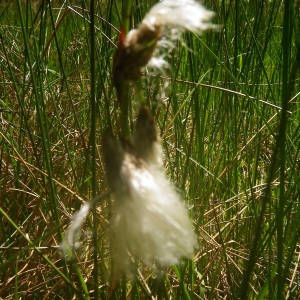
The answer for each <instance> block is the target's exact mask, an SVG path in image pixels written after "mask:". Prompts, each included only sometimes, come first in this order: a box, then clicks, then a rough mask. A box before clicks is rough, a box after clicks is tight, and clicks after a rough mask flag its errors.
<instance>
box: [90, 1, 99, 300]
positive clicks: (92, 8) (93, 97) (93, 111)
mask: <svg viewBox="0 0 300 300" xmlns="http://www.w3.org/2000/svg"><path fill="white" fill-rule="evenodd" d="M90 21H91V22H90V34H91V44H90V74H91V99H90V101H91V104H90V109H91V133H90V146H91V157H92V164H91V171H92V198H95V197H96V194H97V183H96V166H97V164H96V111H97V105H96V93H95V85H96V83H95V1H94V0H91V2H90ZM92 212H93V244H94V252H93V261H94V269H93V278H94V298H95V299H98V294H99V293H98V251H97V250H98V247H97V244H98V234H97V228H98V222H97V211H96V209H95V207H93V209H92Z"/></svg>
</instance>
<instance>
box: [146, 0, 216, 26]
mask: <svg viewBox="0 0 300 300" xmlns="http://www.w3.org/2000/svg"><path fill="white" fill-rule="evenodd" d="M213 15H214V13H213V12H212V11H209V10H208V9H206V8H205V7H204V6H202V5H201V4H200V3H199V2H197V1H194V0H163V1H160V2H159V3H157V4H156V5H154V6H153V7H152V8H151V9H150V11H149V12H148V14H147V15H146V16H145V18H144V19H143V23H145V24H147V25H148V26H149V27H150V28H153V30H154V29H155V28H156V27H157V26H162V27H165V26H168V27H170V28H178V29H184V30H187V31H194V32H201V31H204V30H207V29H210V28H215V25H213V24H211V23H210V19H211V18H212V16H213Z"/></svg>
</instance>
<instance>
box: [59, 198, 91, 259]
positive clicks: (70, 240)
mask: <svg viewBox="0 0 300 300" xmlns="http://www.w3.org/2000/svg"><path fill="white" fill-rule="evenodd" d="M90 209H91V203H90V202H88V203H85V204H83V205H82V206H81V208H80V210H79V211H78V212H76V213H75V214H74V215H73V216H72V221H71V224H70V226H69V227H68V229H67V230H66V232H65V237H64V240H63V241H62V243H61V244H60V249H61V250H62V253H63V256H64V258H65V259H67V260H68V259H72V257H73V251H74V249H76V248H78V247H79V246H80V242H79V238H80V229H81V227H82V225H83V223H84V221H85V219H86V217H87V216H88V213H89V211H90Z"/></svg>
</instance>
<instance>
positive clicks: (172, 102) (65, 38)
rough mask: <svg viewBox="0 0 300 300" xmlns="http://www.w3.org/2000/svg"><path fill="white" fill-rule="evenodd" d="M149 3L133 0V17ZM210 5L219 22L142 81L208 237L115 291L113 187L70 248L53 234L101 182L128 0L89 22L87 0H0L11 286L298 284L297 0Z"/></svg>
mask: <svg viewBox="0 0 300 300" xmlns="http://www.w3.org/2000/svg"><path fill="white" fill-rule="evenodd" d="M153 3H155V1H133V11H132V20H131V22H132V27H134V26H136V25H137V24H138V23H139V21H140V20H141V19H142V18H143V16H144V14H145V12H146V11H147V9H149V7H151V5H152V4H153ZM205 5H206V6H207V7H209V8H210V9H212V10H214V11H215V12H216V17H215V19H214V21H215V23H218V24H221V25H222V26H223V27H222V29H221V30H220V31H219V32H206V33H204V34H203V35H202V36H201V37H198V36H195V35H192V34H186V35H184V39H183V43H180V44H179V45H178V47H176V48H175V49H174V51H173V52H172V53H171V57H170V60H171V64H172V65H171V70H170V71H169V72H167V73H166V74H165V75H164V76H150V75H147V76H145V78H144V79H143V81H142V85H143V87H144V92H143V93H144V96H145V99H146V101H147V103H148V105H149V106H150V107H151V110H152V112H153V114H154V115H155V117H156V120H157V122H158V125H159V128H160V130H161V134H162V137H163V146H164V150H165V156H166V159H165V165H166V168H167V171H168V174H169V176H170V177H171V178H172V180H173V181H174V182H175V183H176V184H177V186H178V187H180V188H181V189H182V191H183V194H184V196H185V201H186V203H187V206H188V207H189V208H190V215H191V217H192V218H193V221H194V227H195V232H196V233H197V235H198V237H199V244H200V247H199V250H198V251H197V252H196V253H195V257H194V260H193V261H183V263H182V264H180V265H178V266H174V267H172V268H170V269H169V270H168V272H167V273H166V274H165V275H164V274H163V273H162V274H155V276H151V274H152V273H151V271H150V270H148V271H147V270H144V271H141V272H140V274H139V278H138V279H137V280H136V281H135V282H132V283H129V282H126V281H122V282H121V283H120V284H119V285H118V286H117V287H116V288H115V291H114V292H113V293H112V292H111V290H112V288H111V277H110V267H111V261H110V251H109V244H108V237H107V235H106V231H107V228H108V224H109V199H103V201H102V202H101V203H100V204H99V206H98V207H97V211H96V213H94V214H91V216H90V218H89V221H88V222H87V224H86V226H85V228H84V236H83V238H82V246H81V248H80V249H79V250H78V251H77V258H76V260H75V261H74V262H73V263H68V264H67V263H65V262H64V261H63V260H62V258H61V256H60V253H59V250H58V245H59V243H60V242H61V239H62V234H63V231H64V230H65V229H66V227H67V226H68V224H69V221H70V216H71V214H72V213H74V212H75V211H76V210H77V209H79V207H80V205H81V203H82V202H83V201H84V200H87V199H90V198H91V197H92V195H93V194H95V193H97V194H98V193H101V192H103V191H105V190H106V182H105V178H104V173H103V165H102V160H101V156H100V152H101V133H102V131H103V130H104V129H105V128H106V127H107V126H109V125H111V126H113V128H115V129H116V130H117V128H119V126H120V125H119V123H118V117H117V114H118V105H117V103H116V102H115V98H116V96H115V91H114V90H113V88H112V85H111V64H112V57H113V54H114V52H115V44H116V43H117V40H118V30H117V29H116V28H120V24H121V15H122V12H121V3H120V1H101V2H100V1H95V18H94V23H95V35H93V31H91V30H90V24H89V22H90V15H89V11H90V3H89V1H79V0H78V1H70V3H67V2H62V1H52V2H51V4H49V3H48V1H25V0H24V1H6V2H5V1H1V3H0V38H1V45H0V74H1V76H0V141H1V144H0V216H1V219H0V264H1V265H0V297H2V298H4V299H19V298H37V299H47V298H49V299H53V298H58V299H59V298H61V299H71V298H77V299H80V298H86V299H88V298H89V297H91V298H101V299H105V298H109V297H110V296H111V297H112V298H113V299H121V298H124V299H125V298H128V299H140V298H141V299H145V298H152V299H155V297H157V298H158V299H162V298H172V299H218V298H221V299H223V298H227V299H228V298H230V299H237V298H239V297H240V298H243V299H245V298H249V299H253V298H255V299H256V298H257V299H265V298H269V299H275V298H277V299H283V298H286V299H287V298H290V299H297V298H298V297H300V287H299V285H300V272H299V261H300V243H299V234H300V202H299V200H300V197H299V191H300V187H299V182H300V178H299V177H300V176H299V174H300V172H299V162H300V159H299V145H300V143H299V142H300V134H299V90H300V89H299V81H300V77H299V44H300V42H299V39H300V30H299V24H300V22H299V15H300V13H299V1H297V0H296V1H284V2H282V1H279V0H274V1H244V0H242V1H221V0H220V1H215V0H211V1H209V0H207V1H205ZM91 45H92V48H93V49H94V55H93V54H92V55H91V51H90V49H91ZM93 45H94V47H93ZM93 56H94V59H93ZM91 66H92V67H91ZM91 72H92V75H91ZM165 82H169V86H168V88H167V89H166V90H165V95H162V94H161V92H160V87H161V86H162V85H164V83H165ZM91 93H92V95H93V94H94V95H95V98H94V99H95V101H94V102H93V101H91ZM137 98H138V96H137V95H136V94H135V92H132V99H133V103H132V104H133V107H137V106H138V104H137V103H138V100H139V99H137ZM134 119H135V109H133V110H132V114H131V120H134ZM95 239H96V240H97V243H95V242H94V241H95Z"/></svg>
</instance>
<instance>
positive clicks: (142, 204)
mask: <svg viewBox="0 0 300 300" xmlns="http://www.w3.org/2000/svg"><path fill="white" fill-rule="evenodd" d="M152 150H153V155H152V156H148V159H147V160H146V161H144V160H142V161H140V160H139V161H138V162H137V159H136V157H134V155H133V154H131V153H129V152H127V153H125V155H124V159H123V163H122V166H121V169H120V172H121V174H120V177H121V181H120V183H121V185H123V188H120V189H118V190H116V191H115V192H114V194H113V198H114V199H113V200H114V202H113V210H112V214H113V218H112V233H113V234H112V246H113V251H114V261H115V268H116V271H117V272H118V273H125V274H127V275H130V274H131V271H132V268H131V267H132V262H135V263H138V261H140V260H141V261H142V262H143V263H144V264H145V265H148V266H153V265H155V266H156V267H168V266H171V265H173V264H176V263H178V262H179V260H180V259H181V258H183V257H187V258H192V257H193V252H194V249H195V247H196V245H197V242H196V238H195V235H194V233H193V227H192V224H191V221H190V219H189V217H188V212H187V209H186V208H185V206H184V204H183V202H182V199H181V197H180V195H179V194H178V192H177V191H176V188H175V187H174V186H173V185H172V184H171V183H170V181H169V180H168V179H167V178H166V175H165V174H164V172H163V169H162V167H161V166H160V165H159V163H157V162H159V161H161V157H155V155H157V156H160V155H161V149H160V144H159V143H158V142H155V144H153V148H152ZM124 191H126V192H124Z"/></svg>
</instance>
